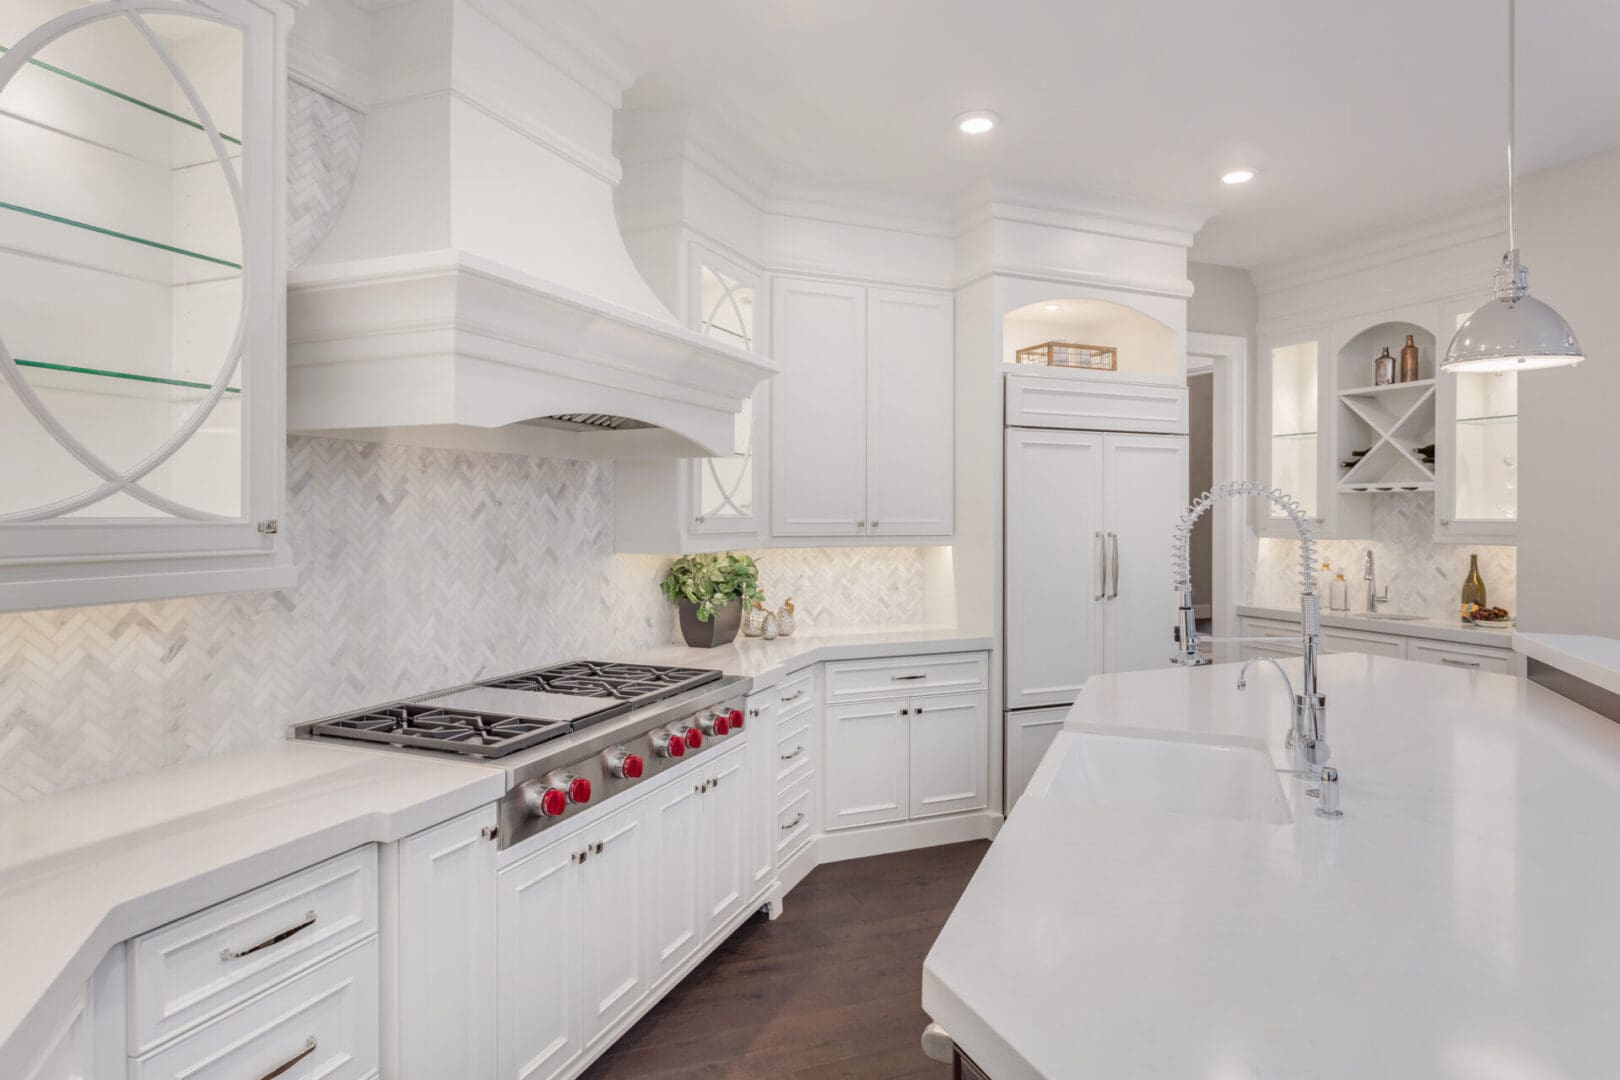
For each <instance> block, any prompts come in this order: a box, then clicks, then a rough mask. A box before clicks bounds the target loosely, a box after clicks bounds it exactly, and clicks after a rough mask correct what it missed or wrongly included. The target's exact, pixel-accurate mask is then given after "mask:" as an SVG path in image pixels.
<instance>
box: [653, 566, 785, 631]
mask: <svg viewBox="0 0 1620 1080" xmlns="http://www.w3.org/2000/svg"><path fill="white" fill-rule="evenodd" d="M662 588H663V590H664V595H665V596H667V597H669V599H670V602H671V603H673V604H677V605H679V606H680V610H681V636H682V637H683V638H685V639H686V643H687V644H688V645H691V646H692V647H693V648H698V649H712V648H714V647H715V646H716V645H728V644H730V643H731V641H732V640H733V639H734V638H735V637H736V636H737V628H738V627H739V626H741V625H742V613H743V608H745V607H746V606H747V605H748V604H750V603H752V602H753V601H754V600H756V599H758V598H760V597H761V596H763V595H764V594H763V593H761V592H760V591H759V568H758V567H757V566H755V565H754V560H753V559H751V558H749V557H748V556H747V555H733V554H731V553H730V552H727V553H726V554H724V555H720V554H708V555H683V556H681V557H680V558H679V559H676V560H675V561H674V562H673V563H672V564H670V568H669V573H667V574H665V575H664V581H663V584H662Z"/></svg>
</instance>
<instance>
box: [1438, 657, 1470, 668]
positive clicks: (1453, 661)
mask: <svg viewBox="0 0 1620 1080" xmlns="http://www.w3.org/2000/svg"><path fill="white" fill-rule="evenodd" d="M1440 662H1441V663H1442V664H1450V665H1451V666H1452V667H1466V668H1477V667H1479V661H1478V660H1458V659H1457V658H1456V657H1455V656H1442V657H1441V658H1440Z"/></svg>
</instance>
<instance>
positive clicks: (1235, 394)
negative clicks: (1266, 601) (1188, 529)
mask: <svg viewBox="0 0 1620 1080" xmlns="http://www.w3.org/2000/svg"><path fill="white" fill-rule="evenodd" d="M1248 371H1249V342H1248V339H1247V338H1244V337H1240V336H1238V335H1235V334H1206V333H1203V332H1201V331H1197V330H1189V331H1187V374H1188V375H1197V374H1201V373H1204V372H1212V373H1213V374H1214V379H1215V404H1214V409H1215V429H1214V443H1215V445H1214V476H1213V477H1212V479H1213V480H1214V482H1215V483H1216V484H1217V485H1219V484H1225V483H1229V482H1231V481H1233V480H1243V479H1248V478H1249V477H1248V471H1249V460H1248V458H1249V448H1248V432H1249V428H1248V401H1249V389H1248ZM1197 494H1198V493H1196V492H1195V493H1194V495H1195V496H1196V495H1197ZM1212 539H1213V543H1212V545H1211V556H1210V561H1211V563H1212V566H1211V568H1210V569H1211V574H1210V583H1211V592H1212V593H1213V594H1214V595H1212V596H1211V597H1210V598H1209V600H1210V605H1211V612H1212V618H1213V620H1214V624H1215V636H1216V637H1236V636H1237V633H1238V625H1237V624H1238V616H1237V607H1238V604H1240V603H1241V602H1242V601H1243V590H1244V582H1245V580H1246V579H1247V571H1246V567H1247V566H1248V546H1249V537H1248V524H1247V503H1246V502H1245V500H1242V499H1225V500H1222V501H1221V502H1218V503H1216V504H1215V509H1214V536H1213V538H1212ZM1216 648H1217V649H1221V648H1222V646H1220V645H1217V646H1216ZM1220 658H1221V659H1228V660H1229V659H1236V654H1235V653H1233V654H1231V655H1226V656H1222V657H1220Z"/></svg>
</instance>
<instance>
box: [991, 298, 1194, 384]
mask: <svg viewBox="0 0 1620 1080" xmlns="http://www.w3.org/2000/svg"><path fill="white" fill-rule="evenodd" d="M1001 327H1002V331H1001V349H1002V356H1001V358H1002V361H1003V363H1006V364H1014V363H1016V362H1017V353H1018V350H1019V349H1022V348H1026V347H1028V346H1030V345H1039V344H1041V343H1042V342H1047V341H1066V342H1071V343H1075V344H1081V345H1105V346H1110V347H1112V348H1115V349H1117V350H1118V368H1117V371H1118V373H1119V374H1121V375H1127V376H1130V375H1138V376H1155V377H1160V378H1164V377H1171V378H1173V377H1176V376H1178V375H1180V374H1181V373H1182V371H1183V366H1182V365H1183V362H1184V361H1183V358H1182V356H1181V355H1180V346H1179V341H1180V338H1179V336H1178V335H1177V333H1176V331H1175V329H1174V328H1172V327H1170V326H1168V325H1166V324H1165V323H1163V322H1160V321H1159V320H1158V319H1155V318H1153V317H1152V316H1151V315H1147V314H1145V313H1143V312H1141V311H1139V310H1137V309H1136V308H1133V307H1128V306H1126V305H1124V304H1119V303H1115V302H1113V301H1111V300H1099V299H1096V298H1092V297H1066V298H1060V299H1052V300H1043V301H1038V302H1036V303H1033V304H1025V305H1024V306H1022V307H1019V308H1015V309H1014V310H1012V311H1009V312H1008V313H1007V314H1006V315H1004V316H1003V317H1002V321H1001Z"/></svg>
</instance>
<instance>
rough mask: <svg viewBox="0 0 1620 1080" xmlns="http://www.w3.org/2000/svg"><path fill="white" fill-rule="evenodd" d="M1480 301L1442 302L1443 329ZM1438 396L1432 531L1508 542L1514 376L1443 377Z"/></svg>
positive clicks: (1515, 431) (1514, 462)
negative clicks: (1443, 305) (1445, 303)
mask: <svg viewBox="0 0 1620 1080" xmlns="http://www.w3.org/2000/svg"><path fill="white" fill-rule="evenodd" d="M1483 302H1484V301H1483V300H1472V299H1470V300H1460V301H1457V302H1455V303H1452V304H1448V305H1446V307H1445V310H1444V312H1443V325H1444V326H1445V328H1446V330H1447V331H1448V332H1455V331H1456V329H1457V328H1458V327H1460V326H1461V325H1462V324H1463V323H1464V322H1466V321H1467V320H1468V316H1469V315H1471V314H1472V313H1473V311H1474V309H1475V308H1476V307H1478V306H1479V304H1480V303H1483ZM1447 344H1449V338H1448V340H1447ZM1439 401H1440V414H1441V417H1442V421H1441V423H1440V425H1439V434H1438V449H1439V457H1438V460H1437V476H1438V480H1439V495H1438V497H1437V498H1436V500H1435V533H1436V537H1437V538H1438V539H1441V540H1450V541H1455V542H1462V541H1477V542H1482V543H1490V542H1496V543H1502V542H1508V543H1511V542H1512V540H1513V538H1514V537H1515V535H1516V533H1517V527H1518V518H1519V457H1518V454H1519V376H1518V374H1517V373H1515V372H1511V371H1507V372H1500V373H1496V372H1460V373H1458V374H1454V375H1442V376H1441V379H1440V397H1439Z"/></svg>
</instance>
